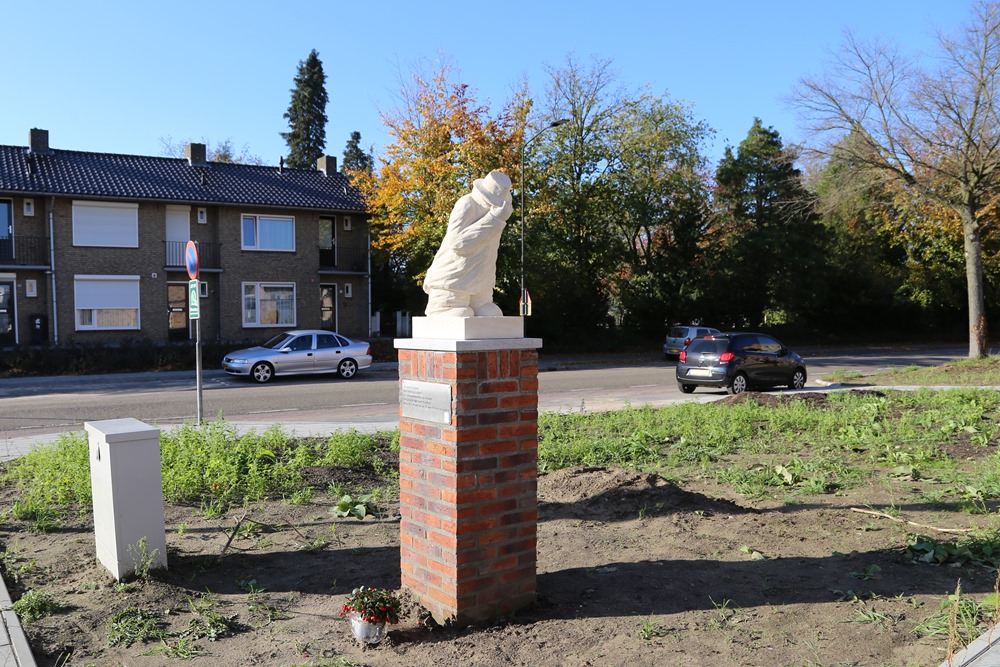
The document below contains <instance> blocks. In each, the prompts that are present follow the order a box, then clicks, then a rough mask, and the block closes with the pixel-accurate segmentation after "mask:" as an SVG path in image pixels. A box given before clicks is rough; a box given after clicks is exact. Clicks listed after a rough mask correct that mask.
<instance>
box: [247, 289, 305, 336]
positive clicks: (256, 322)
mask: <svg viewBox="0 0 1000 667" xmlns="http://www.w3.org/2000/svg"><path fill="white" fill-rule="evenodd" d="M268 287H280V288H289V287H290V288H291V290H292V303H291V307H292V312H291V320H290V321H284V322H261V321H260V315H261V307H260V294H261V289H262V288H268ZM248 288H252V290H253V294H252V295H251V294H248V292H247V290H248ZM250 296H252V297H253V299H254V304H253V308H252V313H253V314H252V317H251V315H250V312H251V309H248V308H247V298H248V297H250ZM240 304H241V305H240V310H241V311H242V322H243V328H244V329H258V328H262V327H285V328H294V327H295V326H296V322H297V321H298V306H297V304H298V291H297V289H296V287H295V283H279V282H244V283H242V286H241V287H240Z"/></svg>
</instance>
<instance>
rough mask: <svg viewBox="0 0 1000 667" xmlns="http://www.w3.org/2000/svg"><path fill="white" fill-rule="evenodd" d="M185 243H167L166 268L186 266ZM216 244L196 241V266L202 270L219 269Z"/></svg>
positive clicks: (220, 263)
mask: <svg viewBox="0 0 1000 667" xmlns="http://www.w3.org/2000/svg"><path fill="white" fill-rule="evenodd" d="M187 243H188V242H187V241H167V261H166V263H165V266H167V267H181V268H185V267H186V266H187V260H186V258H185V256H184V253H185V251H186V249H187ZM219 245H220V244H218V243H206V242H205V241H198V265H199V266H200V267H201V268H203V269H221V268H222V262H221V261H220V260H219Z"/></svg>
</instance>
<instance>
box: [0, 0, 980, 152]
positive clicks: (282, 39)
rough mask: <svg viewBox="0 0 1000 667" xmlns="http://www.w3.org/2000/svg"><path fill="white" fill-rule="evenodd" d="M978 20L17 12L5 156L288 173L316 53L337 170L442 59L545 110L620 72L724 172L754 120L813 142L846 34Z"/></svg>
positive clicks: (904, 13) (608, 9)
mask: <svg viewBox="0 0 1000 667" xmlns="http://www.w3.org/2000/svg"><path fill="white" fill-rule="evenodd" d="M968 14H969V5H968V4H966V3H964V2H962V1H961V0H959V1H958V2H955V1H954V0H864V1H862V0H838V1H837V2H812V1H810V0H762V1H761V2H748V1H745V0H718V1H717V2H692V1H691V0H641V1H640V0H615V1H611V2H609V1H607V0H605V1H602V2H596V1H593V0H577V1H576V2H567V1H563V0H559V1H547V0H534V1H523V0H511V1H508V2H505V3H504V2H497V3H477V2H456V1H453V0H431V1H430V2H425V3H417V2H398V1H396V0H381V1H380V0H368V1H365V0H360V1H358V0H355V1H353V2H346V1H344V0H325V1H322V2H320V1H310V0H299V1H298V2H295V3H275V2H261V1H259V0H244V1H243V2H229V1H227V0H201V1H199V2H192V1H190V0H172V1H170V2H143V1H142V0H139V1H136V0H130V1H128V2H120V1H117V0H115V1H102V0H90V1H89V2H80V1H79V0H77V1H75V2H68V1H61V0H60V1H53V0H33V1H32V2H28V1H27V0H15V1H14V2H10V3H7V6H6V7H5V10H4V37H3V38H2V39H0V63H3V70H4V85H3V91H4V92H3V94H2V95H0V100H2V102H0V144H5V145H18V146H23V145H26V144H27V142H28V130H29V129H30V128H32V127H39V128H44V129H47V130H49V136H50V144H51V146H52V147H53V148H61V149H69V150H84V151H100V152H110V153H131V154H141V155H162V154H163V140H164V139H170V140H172V141H173V142H175V143H177V142H185V143H186V142H187V141H188V140H193V141H203V140H206V141H208V142H210V143H213V144H214V143H218V142H220V141H223V140H227V139H228V140H231V141H232V142H233V144H234V146H235V147H236V148H237V149H239V148H242V147H244V146H245V147H246V148H247V150H248V151H249V152H250V153H252V154H254V155H257V156H259V157H261V158H262V159H263V160H264V161H265V162H266V163H267V164H277V162H278V158H279V157H280V156H281V155H283V154H285V153H286V152H287V149H286V146H285V143H284V141H283V140H282V139H281V137H280V135H279V133H280V132H282V131H284V130H287V122H286V121H285V120H284V119H283V118H282V114H283V113H284V112H285V111H286V110H287V108H288V102H289V98H290V92H289V91H290V89H291V87H292V81H293V78H294V76H295V73H296V69H297V67H298V63H299V61H301V60H304V59H305V57H306V56H307V55H308V54H309V51H310V49H313V48H315V49H316V50H317V51H318V52H319V55H320V59H321V60H322V61H323V67H324V70H325V72H326V74H327V93H328V95H329V99H330V102H329V106H328V107H327V115H328V117H329V122H328V123H327V128H326V136H327V148H326V152H327V153H328V154H330V155H335V156H337V157H338V158H340V157H341V156H342V154H343V150H344V144H345V143H346V141H347V138H348V136H349V135H350V133H351V131H354V130H357V131H360V132H361V134H362V142H363V144H364V145H365V146H366V147H370V146H374V148H375V151H376V153H378V152H379V150H380V148H381V146H382V145H384V144H385V143H387V142H388V141H389V137H388V135H387V134H386V133H385V131H384V129H383V127H382V123H381V121H380V118H379V113H380V112H381V111H391V110H393V109H395V108H396V107H397V104H398V95H397V93H398V91H399V89H400V86H401V81H403V80H404V79H406V78H408V77H409V75H410V74H411V73H412V72H413V71H414V70H415V68H417V67H420V66H422V67H423V68H424V70H425V71H426V70H427V69H428V66H430V67H431V68H433V67H435V65H436V63H438V62H440V61H441V60H442V59H443V60H444V61H446V62H448V63H449V64H450V65H451V66H452V67H453V68H454V69H455V70H456V71H457V72H458V73H459V76H460V78H461V80H462V81H463V82H465V83H468V84H469V85H470V87H471V88H472V89H473V90H474V91H475V95H476V99H477V100H480V101H486V100H489V101H490V102H491V103H493V105H494V106H499V105H500V104H502V103H503V102H504V101H505V100H506V99H507V98H508V96H509V94H510V91H511V89H512V88H513V87H515V86H516V84H517V83H518V82H519V81H520V80H521V79H523V78H526V79H527V80H528V82H529V85H530V87H531V91H532V93H533V94H534V96H535V97H536V99H542V98H543V97H544V92H545V88H546V85H547V80H548V76H547V74H546V67H550V68H551V67H560V66H562V65H563V64H565V62H566V58H567V56H568V55H569V54H573V55H574V56H575V58H576V59H577V60H579V61H580V62H582V63H585V64H586V63H589V62H590V60H591V59H592V58H593V57H597V58H602V59H610V60H611V61H612V62H613V65H614V68H615V70H616V71H617V73H618V79H619V81H620V82H621V84H622V85H623V86H624V87H625V88H626V89H636V88H639V87H642V86H646V85H649V87H650V88H651V90H652V91H654V92H656V93H660V94H666V95H668V96H669V97H670V98H671V99H674V100H678V101H685V102H689V103H691V104H692V105H693V106H694V114H695V116H696V117H697V118H699V119H702V120H704V121H705V122H707V123H708V125H710V126H711V127H713V128H714V129H715V130H716V132H717V134H716V137H715V140H714V142H713V144H712V145H711V146H709V147H708V154H709V155H710V157H711V158H712V159H713V161H714V160H715V159H717V158H718V156H719V155H721V153H722V150H723V147H724V146H725V145H726V144H727V143H729V144H732V145H736V144H738V143H739V142H740V140H741V139H742V138H743V137H745V136H746V132H747V130H748V129H749V128H750V126H751V124H752V122H753V118H754V117H755V116H759V117H760V118H761V119H762V120H763V122H764V124H765V125H770V126H773V127H774V128H775V129H776V130H778V131H779V132H780V133H781V135H782V137H784V138H785V141H786V142H794V141H796V140H798V139H800V138H801V133H800V131H799V128H798V126H797V122H796V118H795V115H794V112H793V111H792V110H791V109H790V108H789V107H788V106H787V103H786V102H784V101H783V99H784V98H786V97H787V96H788V95H789V94H790V93H791V91H792V89H793V87H794V85H795V84H796V82H797V81H798V80H799V79H800V78H801V77H803V76H805V75H810V74H818V73H820V72H821V71H822V69H823V66H824V63H825V62H827V61H828V59H829V55H830V52H831V51H833V50H835V49H836V48H837V47H838V46H839V45H840V44H841V43H842V37H843V32H844V30H847V29H849V30H852V31H853V32H855V33H856V34H858V35H860V36H865V37H875V36H882V37H885V38H888V39H890V40H893V41H895V42H897V43H898V44H899V45H900V46H901V47H902V48H903V49H904V51H906V52H908V53H914V54H915V53H919V52H923V51H928V50H933V47H934V45H935V44H936V38H935V32H936V30H938V29H943V30H945V31H946V32H951V31H953V30H955V29H956V28H957V27H959V26H960V25H961V24H962V23H964V22H965V20H966V19H967V17H968ZM421 64H422V65H421Z"/></svg>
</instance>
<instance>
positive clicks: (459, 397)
mask: <svg viewBox="0 0 1000 667" xmlns="http://www.w3.org/2000/svg"><path fill="white" fill-rule="evenodd" d="M399 375H400V379H401V380H418V381H425V382H433V383H440V384H446V385H448V386H450V387H451V396H452V419H451V423H450V424H436V423H432V422H429V421H423V420H419V419H414V418H412V417H405V416H402V413H403V412H404V410H403V409H402V408H401V417H400V457H399V459H400V462H399V472H400V478H399V484H400V514H401V522H400V562H401V568H402V574H401V580H402V583H403V585H404V586H406V587H407V588H409V589H410V590H411V591H412V592H413V593H414V594H415V595H416V596H417V599H418V600H419V601H420V602H421V604H423V605H424V606H425V607H426V608H427V609H428V610H429V611H431V613H432V614H433V615H434V616H435V618H436V619H437V620H439V621H443V620H446V619H454V620H455V621H456V622H458V623H459V624H468V623H482V622H488V621H490V620H494V619H496V618H498V617H499V616H503V615H507V614H510V613H512V612H514V611H517V610H518V609H520V608H522V607H524V606H525V605H527V604H530V603H531V602H532V601H533V600H534V599H535V586H536V546H537V516H538V510H537V447H538V426H537V422H538V354H537V351H536V350H534V349H525V350H510V349H496V350H485V351H475V352H447V351H436V350H407V349H400V350H399ZM402 403H403V401H402V400H401V404H402Z"/></svg>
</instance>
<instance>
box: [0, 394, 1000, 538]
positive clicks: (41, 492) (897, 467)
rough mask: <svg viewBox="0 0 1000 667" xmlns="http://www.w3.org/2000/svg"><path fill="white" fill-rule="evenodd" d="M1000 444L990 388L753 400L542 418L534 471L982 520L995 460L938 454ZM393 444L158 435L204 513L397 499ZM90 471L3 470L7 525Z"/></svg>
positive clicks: (171, 472)
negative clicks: (327, 471) (928, 505)
mask: <svg viewBox="0 0 1000 667" xmlns="http://www.w3.org/2000/svg"><path fill="white" fill-rule="evenodd" d="M817 403H819V404H817ZM998 433H1000V391H996V390H985V389H978V390H972V389H952V390H938V391H935V390H917V391H912V392H907V391H889V390H887V391H879V392H831V393H829V394H827V395H826V396H825V398H824V400H823V401H822V402H816V401H814V400H804V399H796V398H795V397H789V398H788V399H787V400H781V401H773V400H768V401H756V400H754V399H753V396H752V395H748V396H747V397H746V398H745V399H744V400H741V401H739V402H732V401H726V402H717V403H707V404H702V403H683V404H678V405H673V406H668V407H663V408H651V407H641V408H630V409H626V410H618V411H614V412H606V413H596V414H564V413H559V414H556V413H543V414H541V415H540V416H539V443H538V457H539V458H538V461H539V469H540V470H542V471H546V470H555V469H559V468H563V467H568V466H577V465H590V466H616V467H625V468H633V469H637V470H643V471H655V472H659V473H660V474H662V475H664V476H665V477H667V478H670V479H675V480H683V479H690V478H695V477H709V478H713V479H716V480H717V481H719V482H721V483H725V484H730V485H732V486H734V487H735V488H736V490H737V491H739V492H740V493H744V494H747V495H757V496H759V495H766V494H774V493H779V494H783V495H786V496H789V497H790V496H794V495H803V494H805V495H808V494H821V493H830V492H834V491H837V490H840V489H847V488H851V487H854V486H856V485H858V484H860V483H863V482H864V481H866V480H867V479H869V478H870V477H871V476H872V475H881V476H882V477H883V478H899V479H920V478H923V479H927V478H930V477H933V478H936V479H938V480H939V481H943V482H949V483H952V484H953V486H952V487H951V488H950V489H949V490H948V491H943V490H942V491H941V492H940V493H939V494H937V499H936V501H937V502H944V501H945V499H946V498H949V497H954V498H955V499H956V501H958V502H963V503H966V504H968V505H969V507H970V510H976V511H980V512H981V511H983V509H984V508H986V507H987V504H986V503H987V501H989V500H991V499H996V498H1000V454H998V455H993V456H988V457H984V458H983V461H984V462H983V463H981V464H980V465H979V466H978V467H977V468H976V469H975V470H974V471H973V472H962V473H959V471H958V464H957V463H956V461H955V460H954V459H952V458H951V457H950V456H948V455H947V453H946V447H948V446H949V445H951V444H953V443H964V445H965V446H968V445H970V444H971V445H972V446H977V445H986V444H991V445H995V444H996V437H997V434H998ZM398 438H399V434H398V432H392V433H379V434H375V435H368V434H362V433H358V432H349V433H336V434H333V435H331V436H330V437H329V438H327V439H319V438H307V439H297V438H294V437H293V436H292V435H290V434H289V433H287V432H286V431H284V430H283V429H282V428H281V426H280V425H276V426H274V427H272V428H269V429H267V430H266V431H264V432H260V433H258V432H252V433H249V434H244V435H240V434H238V432H237V431H236V429H235V427H234V426H232V425H231V424H228V423H227V422H225V421H223V420H217V421H212V422H203V423H202V424H199V425H187V426H183V427H180V428H177V429H174V430H171V431H165V432H164V433H163V434H162V435H161V456H162V474H163V492H164V498H165V500H166V501H167V502H170V503H174V504H190V505H193V506H200V507H202V508H204V509H205V511H206V512H207V513H209V514H218V513H221V512H224V511H225V510H227V509H228V508H231V507H234V506H239V505H241V504H246V503H247V502H254V501H259V500H263V499H266V498H284V499H286V500H287V501H289V502H295V503H305V502H309V501H310V500H311V498H312V493H313V491H312V490H311V489H310V488H309V487H308V485H307V484H306V483H305V481H304V479H303V474H302V471H303V469H304V468H306V467H310V466H342V467H346V468H367V469H369V470H371V471H373V472H375V473H377V474H378V475H380V476H381V477H382V478H383V479H384V480H386V483H385V485H384V486H383V487H380V488H375V489H347V488H343V486H342V485H339V484H338V485H334V486H331V488H330V489H327V492H328V493H333V494H334V495H336V496H337V497H340V496H344V495H352V496H357V495H363V494H374V495H375V496H376V497H378V498H379V499H388V498H392V497H395V496H396V495H397V494H398V485H397V484H398V482H397V477H396V476H397V472H396V469H395V465H394V464H392V463H390V462H388V461H387V456H386V454H387V453H389V452H390V450H397V451H398V447H399V440H398ZM968 467H969V466H965V468H968ZM89 473H90V471H89V457H88V444H87V441H86V437H85V435H84V434H80V433H75V434H65V435H63V436H61V437H60V438H59V439H58V440H57V441H56V442H55V443H53V444H52V445H49V446H47V447H43V448H39V449H37V450H34V451H32V452H30V453H29V454H27V455H25V456H23V457H21V458H19V459H16V460H14V461H11V462H9V463H7V464H5V465H4V468H3V476H2V479H3V480H4V481H7V482H9V483H13V484H15V485H16V487H17V489H18V495H19V497H18V500H17V501H16V503H15V504H14V505H13V506H12V508H11V516H12V518H14V519H17V520H22V521H27V522H29V527H30V528H31V529H34V530H48V529H51V528H52V527H53V526H55V525H57V524H58V521H59V519H60V516H61V514H62V513H65V512H68V511H89V510H90V507H91V497H90V474H89Z"/></svg>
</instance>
